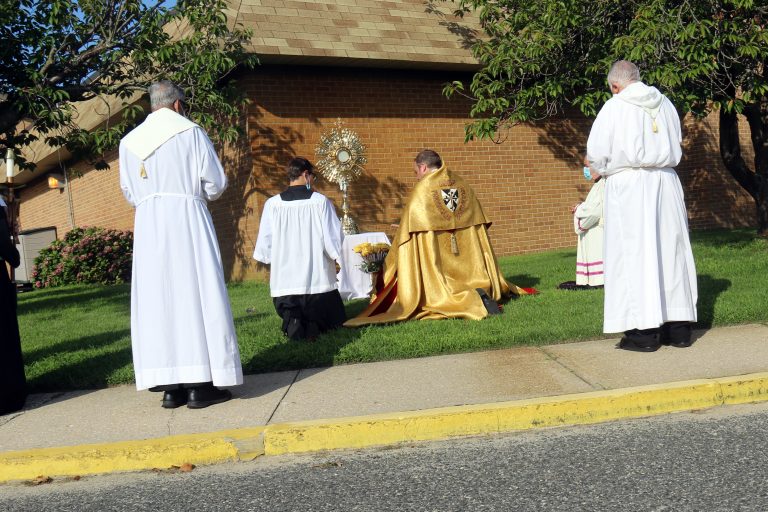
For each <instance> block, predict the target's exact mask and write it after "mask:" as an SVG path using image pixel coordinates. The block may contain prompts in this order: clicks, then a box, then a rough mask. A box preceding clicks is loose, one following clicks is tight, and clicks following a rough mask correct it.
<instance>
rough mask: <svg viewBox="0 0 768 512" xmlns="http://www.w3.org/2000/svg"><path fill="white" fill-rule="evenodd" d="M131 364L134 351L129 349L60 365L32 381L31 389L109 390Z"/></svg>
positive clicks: (29, 382) (37, 390)
mask: <svg viewBox="0 0 768 512" xmlns="http://www.w3.org/2000/svg"><path fill="white" fill-rule="evenodd" d="M131 363H132V358H131V347H130V345H128V346H126V347H124V348H120V349H117V350H114V351H110V352H108V353H102V354H99V355H95V356H91V357H86V358H84V359H82V360H80V361H77V362H73V363H70V364H57V365H56V366H55V367H54V368H52V369H51V370H49V371H43V372H41V373H40V374H39V375H37V376H35V377H33V378H31V379H29V380H28V381H27V385H28V386H29V391H30V392H31V393H41V392H57V391H71V390H76V389H84V388H85V389H98V388H106V387H108V386H109V384H110V382H109V377H110V376H111V375H112V374H113V373H114V372H115V371H117V370H119V369H122V368H124V367H126V366H128V365H130V364H131Z"/></svg>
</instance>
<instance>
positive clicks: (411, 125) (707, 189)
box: [21, 67, 754, 280]
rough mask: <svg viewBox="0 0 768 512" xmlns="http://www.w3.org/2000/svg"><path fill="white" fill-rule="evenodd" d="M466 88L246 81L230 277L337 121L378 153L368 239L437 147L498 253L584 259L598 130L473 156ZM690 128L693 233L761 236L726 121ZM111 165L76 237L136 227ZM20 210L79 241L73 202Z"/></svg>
mask: <svg viewBox="0 0 768 512" xmlns="http://www.w3.org/2000/svg"><path fill="white" fill-rule="evenodd" d="M461 78H466V76H463V75H457V74H455V73H436V72H425V71H396V70H369V69H353V68H299V67H284V68H281V67H261V68H258V69H257V70H256V71H255V72H254V73H253V74H252V75H250V76H249V77H246V78H244V79H242V80H241V86H242V87H244V88H245V90H247V92H248V95H249V97H250V98H251V99H252V100H253V104H252V105H251V106H250V107H249V111H248V113H247V115H246V116H245V117H244V119H243V128H244V130H245V131H246V132H247V134H248V137H245V138H243V140H242V141H241V142H240V143H238V144H237V145H235V146H232V147H226V148H224V149H223V150H222V152H221V153H222V161H223V162H224V164H225V168H226V169H227V172H228V174H229V176H230V187H229V188H228V190H227V191H226V192H225V194H224V195H223V196H222V198H221V199H220V200H218V201H216V202H214V203H211V205H210V208H211V212H212V215H213V217H214V220H215V223H216V229H217V233H218V236H219V243H220V245H221V249H222V257H223V259H224V266H225V271H226V273H227V277H228V278H229V279H234V280H239V279H244V278H249V277H254V276H256V275H257V274H258V273H259V272H260V271H261V270H263V269H259V268H258V267H257V266H256V264H255V262H254V261H253V260H252V259H251V254H252V252H253V247H254V244H255V241H256V235H257V230H258V223H259V214H260V212H261V209H262V207H263V204H264V201H265V200H266V199H267V198H269V197H270V196H272V195H274V194H276V193H278V192H279V191H281V190H282V189H283V188H284V187H285V185H286V181H285V178H284V171H283V167H284V165H285V164H286V163H287V161H288V160H289V159H290V158H291V157H293V156H305V157H307V158H309V159H310V160H312V161H314V160H315V155H314V149H315V147H316V145H317V143H318V142H319V140H320V135H321V133H323V132H324V131H325V130H327V129H329V128H330V127H331V126H333V124H334V122H335V121H336V120H337V119H338V118H340V119H341V120H342V121H343V123H344V125H345V126H346V127H348V128H351V129H352V130H354V131H356V132H357V133H358V135H359V136H360V138H361V139H362V142H363V143H364V144H365V145H366V151H367V152H366V156H367V158H368V164H367V165H366V172H365V174H364V175H363V176H362V177H361V178H360V179H359V180H357V181H355V182H354V183H353V184H352V185H351V188H350V193H349V197H350V205H351V212H352V215H353V217H354V218H355V220H356V221H357V223H358V225H359V227H360V229H361V230H362V231H385V232H387V233H388V234H390V235H391V234H392V233H393V230H392V229H391V228H390V226H389V225H390V224H391V223H395V222H397V221H398V216H399V212H400V209H401V207H402V205H403V201H404V199H405V197H406V195H407V193H408V191H409V190H410V189H411V187H412V186H413V184H414V183H415V177H414V175H413V171H412V161H413V157H414V156H415V154H416V153H417V152H418V150H420V149H422V148H432V149H435V150H437V151H438V152H439V153H440V154H441V155H442V156H443V158H444V159H445V161H446V162H447V163H448V165H449V166H450V167H451V168H453V169H455V170H456V171H458V172H460V173H461V174H462V175H463V176H464V177H465V178H466V179H467V180H468V181H469V183H470V184H471V185H472V186H473V187H474V188H475V190H476V192H477V195H478V197H479V199H480V201H481V203H482V204H483V207H484V209H485V211H486V215H487V216H488V217H490V218H491V219H492V220H493V223H494V224H493V227H492V228H491V236H492V239H493V243H494V248H495V250H496V252H497V254H499V255H506V254H515V253H521V252H532V251H542V250H547V249H553V248H560V247H572V246H573V245H574V243H575V235H573V232H572V224H571V216H570V210H569V207H570V205H572V204H573V203H575V202H577V201H579V200H580V199H583V198H584V197H585V196H586V193H587V192H588V190H589V185H588V184H587V182H586V181H585V180H584V178H583V177H582V176H581V163H580V162H581V158H582V157H581V154H582V152H583V151H584V147H585V144H586V137H587V134H588V130H589V126H590V125H591V120H588V119H584V118H582V117H581V116H579V115H578V114H571V115H569V116H567V117H563V118H558V119H553V120H549V121H546V122H540V123H536V124H533V125H525V126H517V127H515V128H514V129H512V130H509V131H507V132H504V133H502V134H501V139H502V140H501V142H500V143H498V144H497V143H494V142H492V141H482V142H471V143H468V144H464V143H463V139H464V125H465V124H466V122H467V113H468V111H469V106H470V104H469V103H468V102H467V101H465V100H459V99H452V100H446V99H445V98H444V97H443V95H442V92H441V91H442V86H443V84H444V83H445V82H448V81H450V80H455V79H461ZM744 124H746V123H744ZM685 130H686V134H685V159H684V162H683V163H682V164H681V166H680V167H679V169H678V171H679V174H680V177H681V179H682V181H683V184H684V186H685V189H686V201H687V203H688V209H689V216H690V220H691V222H690V223H691V227H692V228H694V229H701V228H711V227H733V226H747V225H752V224H753V222H754V221H753V217H754V206H753V203H752V201H751V199H750V198H749V196H748V195H747V194H746V193H744V192H743V191H742V190H741V189H740V188H739V186H738V185H737V184H736V182H735V181H734V180H733V179H732V178H731V177H730V175H729V174H728V173H727V171H726V170H725V169H724V168H723V166H722V163H721V162H720V159H719V155H718V153H717V147H718V146H717V122H716V118H715V119H714V121H713V120H712V119H708V120H707V121H705V122H694V121H690V120H689V121H687V122H686V128H685ZM745 135H746V134H745ZM747 141H748V139H747V138H745V142H747ZM746 149H747V148H746V147H745V153H746V155H745V156H747V157H748V158H749V152H748V151H746ZM110 158H111V160H112V162H113V163H112V168H111V169H110V170H108V171H95V170H89V169H88V168H87V166H85V165H84V164H80V165H79V166H76V167H75V170H76V171H78V172H79V173H80V174H81V175H80V176H79V177H74V178H73V179H72V180H71V192H72V205H73V213H74V221H75V224H76V225H79V226H83V225H101V226H107V227H115V228H120V229H125V228H131V227H132V224H133V212H132V211H131V209H130V208H129V207H128V205H127V204H126V202H125V200H124V199H123V198H122V195H121V193H120V191H119V186H118V178H117V163H116V161H115V160H116V155H111V156H110ZM748 161H749V160H748ZM317 188H318V190H319V191H320V192H322V193H324V194H326V195H328V196H329V197H331V198H332V199H333V201H334V202H335V203H336V205H337V207H338V208H339V209H340V208H341V194H340V192H339V190H338V188H337V187H336V186H335V185H332V184H329V183H324V182H318V186H317ZM21 199H22V209H21V223H22V229H30V228H36V227H42V226H50V225H55V226H57V227H58V228H59V236H61V234H63V233H64V232H65V231H66V230H68V229H69V225H70V224H69V216H68V215H69V214H68V203H67V193H66V192H63V193H61V192H59V191H48V190H47V189H45V183H42V182H40V183H37V184H35V185H32V186H30V187H28V188H26V189H24V191H23V192H22V196H21Z"/></svg>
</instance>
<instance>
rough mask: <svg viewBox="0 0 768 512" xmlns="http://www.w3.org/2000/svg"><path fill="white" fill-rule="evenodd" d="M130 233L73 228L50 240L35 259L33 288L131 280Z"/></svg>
mask: <svg viewBox="0 0 768 512" xmlns="http://www.w3.org/2000/svg"><path fill="white" fill-rule="evenodd" d="M132 257H133V233H131V232H130V231H118V230H116V229H105V228H96V227H89V228H75V229H73V230H71V231H70V232H68V233H67V234H66V235H64V238H63V239H62V240H54V242H53V243H51V245H50V246H48V247H47V248H45V249H43V250H41V251H40V254H39V255H38V256H37V258H35V267H34V269H33V270H32V279H33V280H34V282H35V288H45V287H49V286H61V285H65V284H76V283H93V284H116V283H125V282H128V281H130V279H131V260H132Z"/></svg>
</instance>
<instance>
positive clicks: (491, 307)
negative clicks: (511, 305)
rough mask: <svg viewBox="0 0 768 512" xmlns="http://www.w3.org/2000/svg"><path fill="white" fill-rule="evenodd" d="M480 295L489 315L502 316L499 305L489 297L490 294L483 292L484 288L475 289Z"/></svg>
mask: <svg viewBox="0 0 768 512" xmlns="http://www.w3.org/2000/svg"><path fill="white" fill-rule="evenodd" d="M475 290H476V291H477V293H478V295H480V300H482V301H483V306H485V310H486V311H488V314H489V315H500V314H501V308H500V307H499V303H498V302H496V301H495V300H493V299H492V298H490V297H489V296H488V293H487V292H486V291H485V290H483V289H482V288H475Z"/></svg>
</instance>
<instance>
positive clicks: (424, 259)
mask: <svg viewBox="0 0 768 512" xmlns="http://www.w3.org/2000/svg"><path fill="white" fill-rule="evenodd" d="M414 170H415V172H416V176H417V177H418V178H419V182H418V183H417V184H416V186H415V187H414V188H413V190H412V191H411V194H410V196H409V197H408V201H407V203H406V205H405V208H404V210H403V213H402V217H401V220H400V226H399V229H398V232H397V234H396V235H395V238H394V240H393V242H392V248H391V250H390V251H389V254H388V255H387V258H386V260H385V262H384V272H383V283H382V284H383V287H382V288H381V289H379V290H377V291H378V293H377V296H376V299H375V300H374V301H373V302H372V303H371V305H370V306H369V307H368V308H366V310H365V311H363V312H362V313H361V314H360V315H359V316H357V317H356V318H353V319H350V320H347V322H345V323H344V325H345V326H347V327H356V326H360V325H367V324H376V323H388V322H399V321H403V320H426V319H430V320H432V319H441V318H467V319H472V320H480V319H482V318H485V317H486V316H488V315H489V314H497V313H499V312H500V309H499V307H498V301H500V300H502V299H505V298H508V297H510V296H511V295H519V294H527V293H528V292H526V291H525V290H523V289H522V288H518V287H517V286H514V285H510V284H508V283H507V281H505V280H504V277H503V276H502V274H501V271H500V270H499V265H498V262H497V261H496V256H495V255H494V253H493V249H492V248H491V242H490V240H489V239H488V228H489V227H490V225H491V222H490V221H489V220H488V218H487V217H486V216H485V214H484V213H483V209H482V208H481V206H480V203H479V202H478V200H477V198H476V197H475V193H474V191H473V190H472V188H471V187H470V186H469V184H468V183H467V182H465V181H464V180H463V179H462V178H461V177H460V176H458V175H457V174H456V173H454V172H452V171H449V170H448V169H447V167H446V166H445V165H444V164H443V162H442V159H441V158H440V155H438V154H437V153H436V152H434V151H432V150H424V151H421V152H420V153H419V154H418V155H417V156H416V160H415V162H414Z"/></svg>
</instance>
